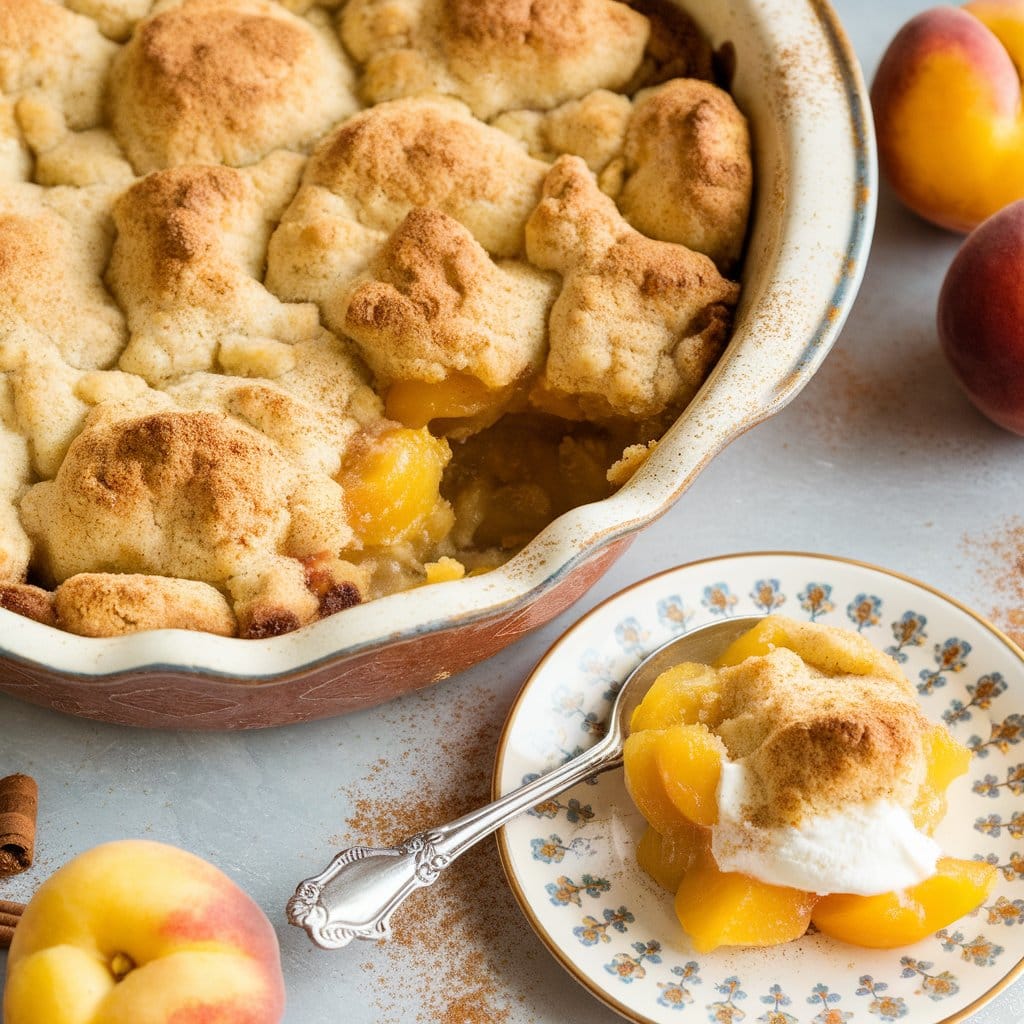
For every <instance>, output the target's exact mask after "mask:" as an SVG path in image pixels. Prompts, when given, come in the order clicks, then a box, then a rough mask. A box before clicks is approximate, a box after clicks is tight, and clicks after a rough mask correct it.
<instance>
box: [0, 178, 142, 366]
mask: <svg viewBox="0 0 1024 1024" xmlns="http://www.w3.org/2000/svg"><path fill="white" fill-rule="evenodd" d="M108 216H109V214H108V212H107V205H106V201H105V199H103V198H102V197H101V196H99V195H98V194H95V193H91V192H89V191H88V190H81V191H77V190H75V191H73V190H64V189H54V190H51V191H50V192H44V191H43V190H42V189H39V188H37V187H36V186H33V185H8V186H7V187H6V188H5V189H2V190H0V343H2V342H3V341H4V340H5V339H6V338H8V337H10V336H11V335H13V334H14V333H16V332H18V331H22V332H24V331H28V332H29V333H31V334H32V335H34V336H37V337H39V338H40V339H45V341H46V342H47V343H51V344H53V345H54V346H55V347H56V348H57V350H58V351H59V352H60V354H61V357H62V358H63V359H64V360H65V361H66V362H67V363H69V364H70V365H71V366H74V367H76V368H80V369H92V368H97V367H106V366H110V365H111V364H112V363H113V362H114V360H115V359H116V358H117V356H118V354H119V353H120V351H121V349H122V348H123V346H124V343H125V341H126V339H127V332H126V330H125V324H124V319H123V318H122V316H121V313H120V311H119V310H118V308H117V306H116V305H115V304H114V302H113V300H112V299H111V297H110V296H109V295H108V294H107V292H106V290H105V289H104V287H103V285H102V282H101V281H100V276H99V275H100V272H101V270H102V268H103V266H104V264H105V263H106V260H107V258H108V255H109V252H110V237H109V231H108V228H107V220H108ZM2 362H3V360H2V357H0V364H2Z"/></svg>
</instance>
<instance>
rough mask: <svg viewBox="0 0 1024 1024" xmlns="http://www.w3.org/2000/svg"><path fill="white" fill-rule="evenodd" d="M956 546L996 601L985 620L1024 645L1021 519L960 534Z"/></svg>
mask: <svg viewBox="0 0 1024 1024" xmlns="http://www.w3.org/2000/svg"><path fill="white" fill-rule="evenodd" d="M960 547H961V548H962V550H963V551H964V552H965V554H967V555H968V557H969V558H970V559H971V561H972V563H973V564H974V565H975V567H976V569H977V572H978V575H979V576H980V577H981V579H982V581H983V584H984V587H985V589H986V590H987V592H988V593H989V594H990V595H991V598H992V600H994V601H995V602H997V603H996V604H994V605H993V606H992V607H991V608H990V609H989V612H988V617H989V618H990V619H991V620H992V621H993V622H994V623H995V624H996V625H997V626H999V628H1000V629H1002V630H1004V631H1005V632H1006V634H1007V635H1008V636H1009V637H1010V639H1011V640H1013V642H1014V643H1016V644H1017V645H1018V646H1024V518H1022V517H1021V516H1010V517H1009V518H1008V519H1006V520H1005V521H1004V522H1003V523H1002V524H1001V525H1000V526H998V527H997V528H995V529H993V530H990V531H987V532H985V533H978V534H964V536H963V537H962V538H961V541H960Z"/></svg>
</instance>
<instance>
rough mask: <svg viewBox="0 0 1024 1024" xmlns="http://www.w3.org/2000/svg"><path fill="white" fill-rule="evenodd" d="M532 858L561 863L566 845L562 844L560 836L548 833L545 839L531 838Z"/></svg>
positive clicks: (550, 862)
mask: <svg viewBox="0 0 1024 1024" xmlns="http://www.w3.org/2000/svg"><path fill="white" fill-rule="evenodd" d="M530 849H531V850H532V851H533V859H534V860H539V861H543V862H544V863H545V864H561V863H562V860H563V859H564V857H565V851H566V850H567V849H568V847H566V846H563V845H562V837H561V836H556V835H550V836H548V838H547V839H531V840H530Z"/></svg>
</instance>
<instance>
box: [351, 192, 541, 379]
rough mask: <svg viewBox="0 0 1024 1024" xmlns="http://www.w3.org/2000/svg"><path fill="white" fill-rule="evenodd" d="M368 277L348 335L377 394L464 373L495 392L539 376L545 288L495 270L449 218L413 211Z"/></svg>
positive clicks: (532, 274) (513, 271)
mask: <svg viewBox="0 0 1024 1024" xmlns="http://www.w3.org/2000/svg"><path fill="white" fill-rule="evenodd" d="M366 277H367V279H366V280H364V281H362V283H358V284H357V285H356V287H355V288H354V290H353V292H352V298H351V301H350V303H349V306H348V310H347V312H346V315H345V333H346V334H348V335H350V336H351V337H352V338H354V339H355V340H356V342H357V343H358V344H359V345H360V348H361V351H362V353H363V357H364V358H365V359H366V361H367V363H368V364H369V365H370V367H371V369H373V371H374V373H375V374H376V377H377V381H378V383H379V384H380V385H381V386H382V387H387V386H389V385H390V384H392V383H394V382H395V381H399V380H401V381H407V380H419V381H439V380H443V379H445V378H446V377H447V376H449V375H450V374H452V373H465V374H469V375H471V376H473V377H476V378H477V379H478V380H480V381H481V382H482V383H483V384H484V385H485V386H486V387H488V388H492V389H499V388H504V387H507V386H508V385H510V384H512V383H513V382H515V381H516V380H518V379H520V378H521V377H523V376H524V375H526V374H528V373H531V372H534V371H535V370H536V369H538V368H539V366H540V363H541V360H542V359H543V355H544V347H545V336H546V329H547V312H548V309H549V307H550V305H551V302H552V300H553V294H554V283H553V281H552V279H551V278H549V277H547V276H545V275H543V274H541V273H540V272H539V271H535V270H534V269H533V268H532V267H529V266H528V265H527V264H519V265H513V266H510V267H507V268H505V267H501V266H498V265H496V264H495V263H493V262H492V261H491V258H490V257H489V256H488V255H487V253H486V252H485V251H484V249H483V248H482V247H481V246H480V245H479V244H478V243H477V242H476V241H475V240H474V238H473V236H472V235H471V234H470V233H469V232H468V231H467V230H466V229H465V228H464V227H462V225H460V224H459V223H458V221H456V220H454V219H453V218H451V217H449V216H448V215H447V214H444V213H441V212H440V211H438V210H430V209H416V210H413V211H412V212H411V213H410V214H409V215H408V217H406V219H405V220H404V221H403V222H402V223H401V225H399V227H398V228H397V230H396V231H395V232H394V233H393V234H392V235H391V237H390V238H389V239H388V241H387V243H386V245H385V246H384V248H383V249H382V250H381V252H380V254H379V256H378V257H377V259H376V260H375V261H374V265H373V267H372V269H371V272H370V273H369V274H368V275H366Z"/></svg>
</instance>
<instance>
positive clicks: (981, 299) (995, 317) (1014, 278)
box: [938, 201, 1024, 434]
mask: <svg viewBox="0 0 1024 1024" xmlns="http://www.w3.org/2000/svg"><path fill="white" fill-rule="evenodd" d="M938 328H939V340H940V341H941V343H942V348H943V351H944V352H945V353H946V357H947V358H948V359H949V362H950V365H951V366H952V367H953V372H954V373H955V374H956V376H957V378H958V379H959V381H960V383H961V385H962V386H963V389H964V390H965V391H966V392H967V396H968V397H969V398H970V400H971V401H972V402H973V403H974V404H975V405H976V406H977V407H978V408H979V409H980V410H981V411H982V412H983V413H984V414H985V415H986V416H987V417H988V418H989V419H990V420H992V421H993V422H995V423H998V424H999V425H1000V426H1001V427H1005V428H1006V429H1007V430H1012V431H1013V432H1014V433H1017V434H1024V201H1021V202H1017V203H1014V204H1012V205H1011V206H1008V207H1007V208H1006V209H1005V210H1001V211H1000V212H999V213H997V214H996V215H995V216H994V217H990V218H989V219H988V220H987V221H985V223H984V224H982V225H981V226H980V227H978V228H976V229H975V230H974V231H973V232H972V233H971V234H970V235H969V236H968V238H967V240H966V241H965V242H964V244H963V245H962V246H961V247H960V251H959V252H958V253H957V254H956V257H955V258H954V260H953V262H952V264H951V265H950V268H949V270H948V271H947V273H946V279H945V281H944V282H943V284H942V291H941V292H940V293H939V311H938Z"/></svg>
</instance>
